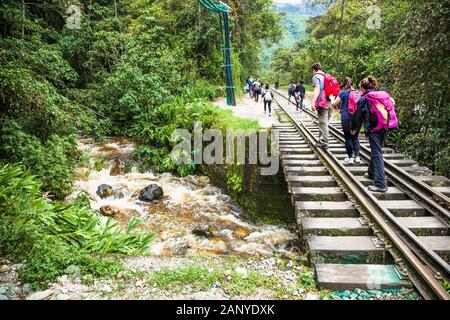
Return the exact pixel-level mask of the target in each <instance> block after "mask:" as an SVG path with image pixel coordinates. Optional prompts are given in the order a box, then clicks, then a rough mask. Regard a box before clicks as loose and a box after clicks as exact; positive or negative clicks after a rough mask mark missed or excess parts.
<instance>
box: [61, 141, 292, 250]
mask: <svg viewBox="0 0 450 320" xmlns="http://www.w3.org/2000/svg"><path fill="white" fill-rule="evenodd" d="M134 147H135V146H134V145H133V144H132V143H130V142H129V141H126V140H121V139H108V140H107V142H106V143H105V144H104V145H102V146H100V145H96V144H94V143H93V142H92V141H91V140H90V139H85V140H80V144H79V149H80V150H82V151H83V152H85V153H87V154H88V155H89V156H90V157H91V164H90V166H89V167H92V165H93V163H94V162H95V160H98V159H101V158H106V159H107V160H106V165H105V167H104V168H103V169H102V170H100V171H95V170H94V169H91V170H90V171H89V169H88V168H79V169H78V170H77V172H78V173H77V174H76V177H78V178H77V180H76V183H75V185H74V190H73V193H72V194H71V195H70V197H69V198H71V199H73V198H75V197H76V196H77V194H78V193H79V192H80V191H82V190H85V191H87V192H88V193H89V195H90V196H91V197H92V200H91V206H92V208H94V209H96V210H98V209H100V208H101V207H102V206H104V205H109V206H111V207H114V208H115V209H116V210H118V211H119V212H120V213H121V214H120V218H118V219H119V221H121V222H123V223H126V221H127V220H129V219H130V218H131V216H132V215H136V216H138V218H140V219H142V221H143V223H144V225H145V228H147V229H148V230H149V231H155V232H157V234H158V235H157V237H156V238H155V240H154V242H153V244H152V246H151V253H152V254H154V255H176V254H182V255H216V254H231V255H258V256H271V255H273V254H274V253H275V252H280V253H284V254H288V255H290V254H291V253H290V252H288V251H287V250H286V249H285V246H286V245H287V244H289V243H291V242H292V241H294V240H295V238H296V237H295V235H294V234H293V233H291V232H289V231H288V230H286V229H284V228H282V227H277V226H269V225H266V226H256V225H254V224H251V223H249V222H246V221H244V220H243V219H242V217H241V216H240V214H239V213H238V212H236V211H233V209H235V208H236V207H237V206H236V204H234V203H232V201H231V199H230V197H229V196H227V195H225V194H224V193H223V191H222V190H221V189H219V188H217V187H215V186H213V185H212V184H210V183H209V179H208V178H207V177H199V176H189V177H184V178H180V177H176V176H173V175H171V174H170V173H164V174H155V173H152V172H147V173H139V172H137V170H136V169H132V170H131V172H130V173H126V174H120V175H117V176H111V175H110V171H111V168H112V167H113V161H114V159H126V158H129V157H130V154H131V152H132V151H133V149H134ZM150 183H157V184H159V185H160V186H161V187H162V189H163V191H164V197H163V198H162V199H160V200H156V201H153V202H151V203H148V202H142V201H139V200H138V199H137V197H136V196H133V195H136V194H137V193H138V192H139V191H140V190H141V189H143V188H144V187H146V186H147V185H149V184H150ZM101 184H108V185H110V186H112V187H113V189H121V190H122V192H123V193H124V194H125V197H124V198H122V199H115V198H114V197H113V196H111V197H108V198H106V199H101V198H100V197H99V196H98V195H97V194H96V192H97V188H98V186H99V185H101ZM105 220H106V218H105ZM205 227H209V228H210V230H211V231H212V233H213V235H212V236H211V237H209V238H207V237H202V236H198V235H194V234H193V233H192V230H194V229H196V228H205Z"/></svg>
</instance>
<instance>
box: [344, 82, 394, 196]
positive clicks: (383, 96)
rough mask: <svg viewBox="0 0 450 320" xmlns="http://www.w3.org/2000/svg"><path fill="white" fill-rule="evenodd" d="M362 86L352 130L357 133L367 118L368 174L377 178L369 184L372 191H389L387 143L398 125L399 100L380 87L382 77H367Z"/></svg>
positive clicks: (370, 177)
mask: <svg viewBox="0 0 450 320" xmlns="http://www.w3.org/2000/svg"><path fill="white" fill-rule="evenodd" d="M359 86H360V90H361V93H362V96H361V98H360V99H359V101H358V108H357V110H356V112H355V114H354V115H353V118H352V122H351V130H352V131H351V133H352V134H353V135H354V134H356V131H357V130H358V128H360V127H361V125H362V123H363V122H364V129H365V132H366V136H367V137H368V138H369V143H370V163H369V169H368V172H367V173H366V174H364V177H366V178H368V179H370V180H373V181H374V185H372V186H369V188H368V189H369V191H372V192H382V193H384V192H387V191H388V186H387V181H386V177H385V170H384V158H383V143H384V141H385V140H386V137H387V135H388V132H389V130H392V129H396V128H397V126H398V119H397V115H396V113H395V101H394V99H392V98H391V96H390V95H389V94H388V93H387V92H384V91H377V87H378V81H377V79H375V78H374V77H368V78H365V79H363V80H362V81H361V83H360V85H359Z"/></svg>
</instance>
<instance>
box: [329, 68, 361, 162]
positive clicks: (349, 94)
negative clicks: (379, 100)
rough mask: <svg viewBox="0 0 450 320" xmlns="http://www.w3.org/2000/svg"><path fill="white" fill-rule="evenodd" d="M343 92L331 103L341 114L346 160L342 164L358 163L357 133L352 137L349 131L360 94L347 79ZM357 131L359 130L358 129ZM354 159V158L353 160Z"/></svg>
mask: <svg viewBox="0 0 450 320" xmlns="http://www.w3.org/2000/svg"><path fill="white" fill-rule="evenodd" d="M342 87H343V91H341V93H340V94H339V96H338V97H337V98H336V99H335V100H334V101H333V102H332V103H331V105H332V106H333V107H334V108H339V110H340V112H341V124H342V129H343V131H344V137H345V149H346V150H347V156H348V157H347V158H345V160H344V164H353V163H360V162H361V158H360V157H359V150H360V145H359V138H358V136H359V131H360V130H356V133H355V134H354V135H353V134H352V133H351V132H350V131H351V129H350V123H351V121H352V116H353V114H354V113H355V112H356V109H357V107H358V100H359V99H360V97H361V93H360V92H359V91H357V90H355V88H354V86H353V80H352V79H351V78H349V77H347V78H345V80H344V84H343V86H342ZM357 129H361V128H360V127H359V128H357ZM353 157H355V158H353Z"/></svg>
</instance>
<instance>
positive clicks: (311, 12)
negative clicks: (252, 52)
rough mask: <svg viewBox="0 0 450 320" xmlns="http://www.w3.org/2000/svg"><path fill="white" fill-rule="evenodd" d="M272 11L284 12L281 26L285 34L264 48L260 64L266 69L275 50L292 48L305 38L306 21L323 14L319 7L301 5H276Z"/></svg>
mask: <svg viewBox="0 0 450 320" xmlns="http://www.w3.org/2000/svg"><path fill="white" fill-rule="evenodd" d="M274 11H276V12H284V16H283V17H282V19H281V25H282V26H283V29H284V30H285V32H284V36H283V38H282V39H281V40H280V42H279V43H277V44H275V45H273V46H268V45H266V46H265V47H264V53H263V59H262V62H263V66H264V68H266V69H267V68H268V67H269V64H270V58H271V56H272V54H273V52H274V51H275V50H277V49H279V48H292V47H293V46H294V45H295V43H296V42H297V41H298V40H300V39H302V38H303V37H305V30H306V22H307V21H308V19H309V18H311V17H314V16H317V15H320V14H322V13H323V9H322V8H321V7H317V6H306V5H302V4H297V5H292V4H278V5H277V6H276V7H275V8H274Z"/></svg>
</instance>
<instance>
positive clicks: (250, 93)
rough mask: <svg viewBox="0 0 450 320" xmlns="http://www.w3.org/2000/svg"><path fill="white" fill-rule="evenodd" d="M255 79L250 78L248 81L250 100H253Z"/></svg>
mask: <svg viewBox="0 0 450 320" xmlns="http://www.w3.org/2000/svg"><path fill="white" fill-rule="evenodd" d="M253 82H254V80H253V77H252V76H250V77H249V78H248V80H247V85H248V95H249V97H250V98H253Z"/></svg>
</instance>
